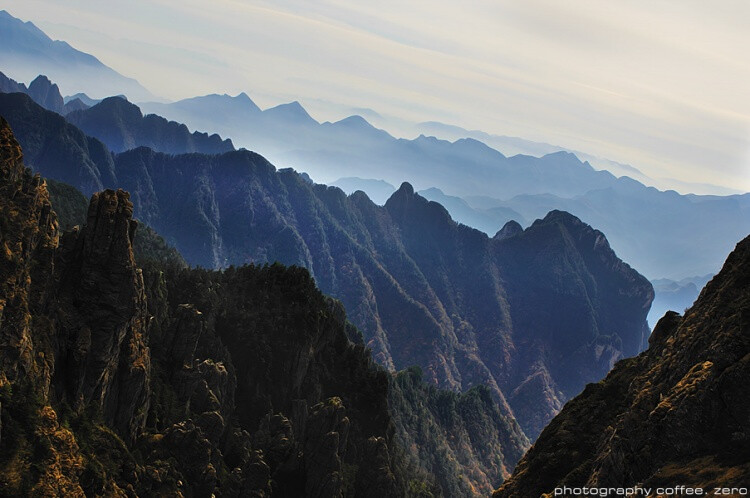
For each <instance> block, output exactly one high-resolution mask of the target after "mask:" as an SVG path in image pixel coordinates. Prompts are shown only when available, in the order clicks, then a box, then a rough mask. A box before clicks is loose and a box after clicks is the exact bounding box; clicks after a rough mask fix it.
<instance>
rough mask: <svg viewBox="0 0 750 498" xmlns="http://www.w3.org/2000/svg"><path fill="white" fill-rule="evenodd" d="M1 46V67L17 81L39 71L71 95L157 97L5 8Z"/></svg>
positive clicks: (0, 12) (0, 23)
mask: <svg viewBox="0 0 750 498" xmlns="http://www.w3.org/2000/svg"><path fill="white" fill-rule="evenodd" d="M0 45H2V47H3V50H2V51H1V52H0V69H2V71H3V72H4V73H6V74H7V75H8V76H9V77H11V78H13V79H15V80H17V81H31V80H32V79H33V78H35V77H36V76H37V75H38V74H46V75H47V76H48V77H49V78H51V79H52V80H53V81H55V82H57V84H59V85H60V87H61V88H62V91H63V92H64V93H65V94H67V95H69V94H72V93H78V92H85V93H87V94H89V95H92V96H95V97H106V96H109V95H117V94H125V95H128V96H129V97H130V98H131V99H134V100H136V101H140V100H154V98H155V97H154V96H153V95H152V94H151V92H149V91H148V90H146V89H145V88H144V87H143V86H141V85H140V84H139V83H138V82H137V81H136V80H134V79H132V78H126V77H125V76H123V75H121V74H119V73H118V72H116V71H115V70H113V69H112V68H110V67H108V66H106V65H104V64H102V62H101V61H99V59H97V58H96V57H94V56H92V55H90V54H87V53H85V52H81V51H79V50H76V49H75V48H73V47H71V46H70V45H69V44H68V43H66V42H64V41H58V40H52V39H51V38H50V37H49V36H47V35H46V34H45V33H44V32H43V31H42V30H40V29H39V28H37V27H36V26H35V25H34V24H33V23H31V22H23V21H21V20H20V19H17V18H15V17H13V16H12V15H10V14H9V13H8V12H7V11H5V10H0Z"/></svg>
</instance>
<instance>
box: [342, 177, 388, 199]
mask: <svg viewBox="0 0 750 498" xmlns="http://www.w3.org/2000/svg"><path fill="white" fill-rule="evenodd" d="M331 185H332V186H334V187H338V188H340V189H341V190H343V191H344V192H346V193H347V194H353V193H354V192H356V191H357V190H361V191H362V192H364V193H366V194H367V196H368V197H369V198H370V199H372V201H373V202H374V203H375V204H379V205H381V206H382V205H383V204H385V201H387V200H388V198H389V197H390V196H391V195H393V193H394V192H395V191H396V187H394V186H393V185H391V184H390V183H388V182H386V181H383V180H372V179H367V178H356V177H348V178H339V179H338V180H336V181H335V182H333V183H331Z"/></svg>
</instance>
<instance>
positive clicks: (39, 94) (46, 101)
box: [29, 74, 65, 114]
mask: <svg viewBox="0 0 750 498" xmlns="http://www.w3.org/2000/svg"><path fill="white" fill-rule="evenodd" d="M29 97H31V98H32V99H34V102H36V103H37V104H39V105H40V106H42V107H44V108H45V109H49V110H50V111H54V112H56V113H58V114H62V112H63V108H64V107H65V102H64V101H63V97H62V95H61V94H60V89H59V88H58V87H57V85H56V84H54V83H52V82H51V81H50V80H49V78H47V77H46V76H44V75H41V74H40V75H39V76H37V77H36V79H34V81H32V82H31V84H30V85H29Z"/></svg>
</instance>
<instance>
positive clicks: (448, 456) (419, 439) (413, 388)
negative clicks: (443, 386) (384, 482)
mask: <svg viewBox="0 0 750 498" xmlns="http://www.w3.org/2000/svg"><path fill="white" fill-rule="evenodd" d="M389 400H390V406H391V410H392V413H393V417H394V422H395V424H396V429H397V430H396V437H397V439H398V440H399V441H400V442H401V444H402V445H403V447H405V448H412V449H413V450H414V453H413V454H411V455H408V458H409V459H410V461H411V462H412V464H413V465H419V466H420V467H421V468H423V469H425V470H427V471H428V472H430V473H431V474H433V475H434V476H435V477H436V480H437V482H438V484H439V485H440V488H441V489H442V491H443V493H444V495H445V496H475V495H479V496H488V495H489V494H490V493H491V492H492V482H493V481H496V480H497V476H506V475H507V474H509V473H510V470H511V469H512V468H513V466H514V465H515V463H516V462H517V461H518V460H519V459H520V458H521V456H522V453H523V451H524V450H525V449H526V448H527V447H528V442H527V440H526V438H525V437H523V436H520V434H521V431H520V429H519V428H518V426H517V424H516V423H515V422H514V421H513V420H512V419H509V418H507V417H506V416H504V415H503V414H502V413H501V411H500V410H499V409H498V406H497V404H496V403H495V401H494V400H493V399H492V393H491V392H490V390H489V389H488V388H487V387H486V386H476V387H473V388H472V389H470V390H468V391H466V392H464V393H462V394H458V393H455V392H451V391H444V390H440V389H437V388H436V387H435V386H433V385H430V384H425V383H424V382H423V381H422V372H421V370H420V369H419V367H411V368H409V369H407V370H404V371H402V372H399V373H398V374H396V375H395V376H394V377H393V379H392V381H391V389H390V392H389Z"/></svg>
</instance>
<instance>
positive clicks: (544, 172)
mask: <svg viewBox="0 0 750 498" xmlns="http://www.w3.org/2000/svg"><path fill="white" fill-rule="evenodd" d="M237 99H238V97H229V96H226V95H225V96H218V95H209V96H206V97H195V98H193V99H188V100H183V101H179V102H175V103H172V104H143V109H144V110H145V111H146V112H154V113H157V114H160V115H162V116H165V117H167V118H169V119H175V120H177V121H181V122H183V123H186V124H187V125H188V126H190V127H193V128H198V129H210V130H214V131H216V132H218V133H220V134H221V135H222V136H226V137H230V138H232V140H233V142H234V143H235V144H236V145H238V146H242V147H246V148H248V149H252V150H255V151H257V152H259V153H261V154H263V155H264V156H265V157H268V158H269V159H270V160H271V161H273V162H274V163H275V164H278V165H279V166H280V167H284V166H290V167H294V168H297V169H303V170H305V171H307V172H308V173H310V175H311V176H312V177H313V178H315V179H316V180H318V181H326V182H333V181H335V180H336V179H338V178H342V177H361V178H372V177H373V176H376V178H377V179H380V180H384V181H386V182H389V183H391V184H394V185H397V184H399V183H400V182H402V181H409V182H411V183H412V184H414V185H417V186H418V187H420V188H428V187H437V188H440V189H442V190H444V191H450V192H451V193H452V194H453V195H476V194H485V195H492V196H497V197H500V198H505V197H510V196H513V195H517V194H521V193H546V192H551V193H556V194H560V195H575V194H580V193H584V192H586V191H587V190H589V189H592V188H603V187H605V186H608V185H610V184H611V183H612V182H614V180H615V177H614V176H612V175H611V174H610V173H607V172H603V171H595V170H594V169H593V168H592V167H591V166H590V165H588V164H587V163H582V162H581V161H579V160H578V159H577V158H575V156H573V155H571V154H568V153H565V152H558V153H555V154H551V155H548V156H546V157H544V158H535V157H530V156H518V157H515V158H507V157H505V156H503V155H502V154H500V153H499V152H497V151H496V150H494V149H491V148H489V147H487V146H486V145H484V144H483V143H481V142H478V141H476V140H473V139H464V140H459V141H457V142H455V143H451V142H447V141H444V140H437V139H435V138H430V137H425V136H421V137H419V138H417V139H415V140H403V139H396V138H394V137H392V136H391V135H389V134H388V133H387V132H385V131H383V130H378V129H377V128H375V127H373V126H372V125H371V124H370V123H368V122H367V121H366V120H365V119H364V118H362V117H361V116H351V117H348V118H345V119H343V120H341V121H338V122H336V123H318V122H317V121H315V120H314V119H313V118H311V117H310V115H309V114H308V113H307V112H306V111H305V110H304V108H302V106H301V105H300V104H299V103H298V102H293V103H291V104H284V105H281V106H277V107H274V108H271V109H267V110H265V111H260V110H259V109H258V108H257V106H256V105H255V104H253V103H252V102H246V103H240V105H237V106H233V105H231V103H234V102H235V101H236V100H237ZM374 173H377V175H374ZM480 178H481V180H479V179H480Z"/></svg>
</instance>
